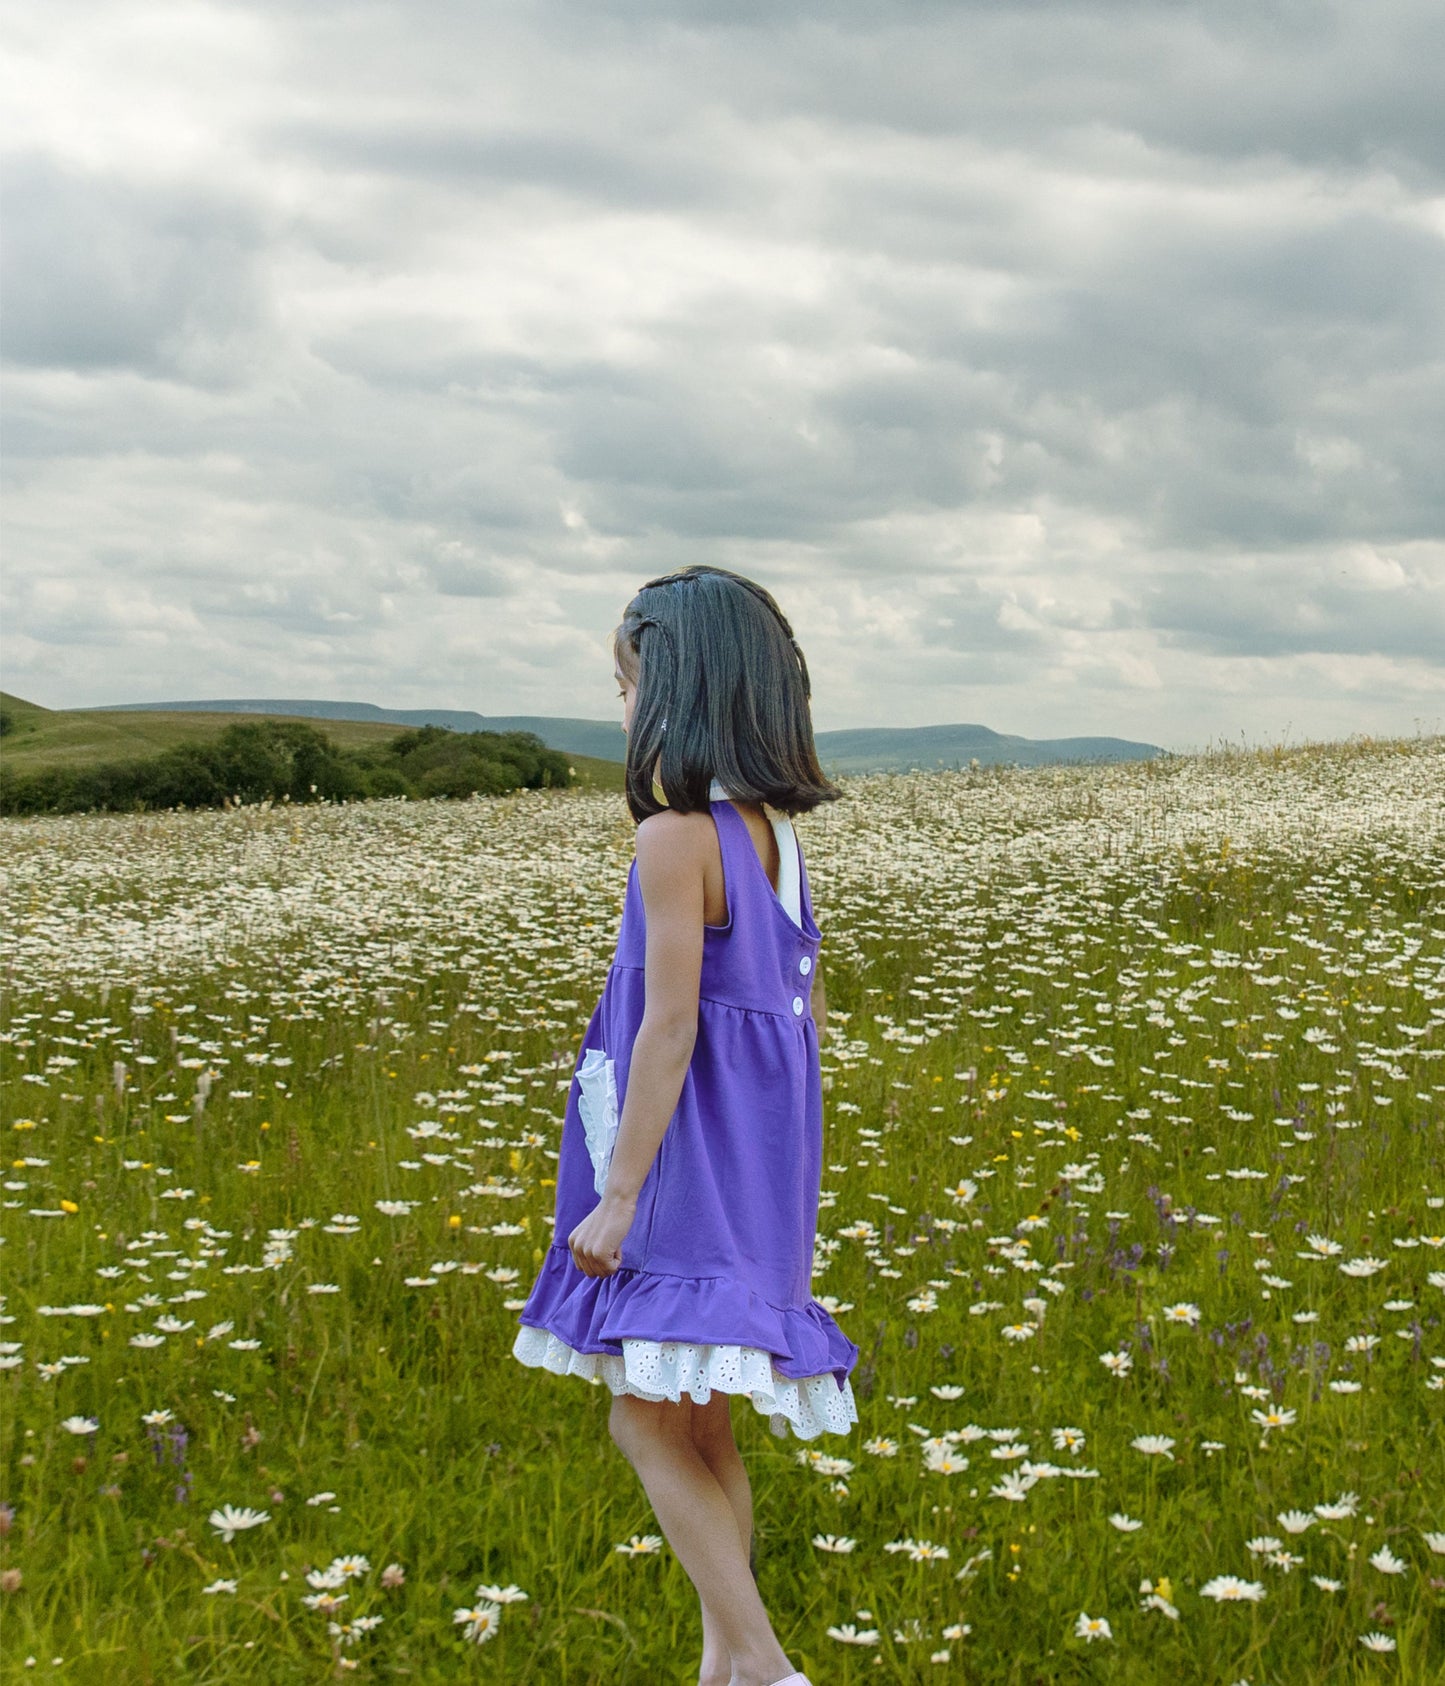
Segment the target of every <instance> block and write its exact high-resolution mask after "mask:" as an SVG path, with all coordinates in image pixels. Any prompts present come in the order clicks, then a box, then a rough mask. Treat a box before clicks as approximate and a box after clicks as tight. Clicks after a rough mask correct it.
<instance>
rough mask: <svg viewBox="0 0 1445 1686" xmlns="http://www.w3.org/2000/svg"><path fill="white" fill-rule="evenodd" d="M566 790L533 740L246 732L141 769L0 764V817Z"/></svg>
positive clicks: (288, 728)
mask: <svg viewBox="0 0 1445 1686" xmlns="http://www.w3.org/2000/svg"><path fill="white" fill-rule="evenodd" d="M569 782H570V777H569V774H568V768H567V757H566V756H565V755H564V754H562V753H561V752H560V751H558V750H554V749H548V748H547V746H546V745H545V744H544V743H543V742H542V740H541V739H540V738H539V737H537V736H535V735H534V734H533V733H531V732H449V731H447V730H446V729H445V728H444V727H441V726H423V727H421V728H420V729H419V730H416V731H407V732H401V733H399V734H398V735H397V736H396V737H394V738H389V739H387V740H386V741H385V742H383V743H380V744H376V745H372V746H368V747H367V748H365V749H358V750H345V749H340V748H338V747H337V746H336V745H335V744H334V743H332V741H331V740H330V739H329V738H328V737H327V736H326V735H325V734H324V733H322V732H320V731H318V730H317V729H316V728H315V727H314V726H307V725H305V724H303V723H302V722H300V721H292V720H243V721H237V722H236V723H235V724H234V725H232V726H227V727H226V729H225V730H224V731H223V732H221V733H220V735H219V736H218V737H216V738H213V739H211V740H209V741H208V742H200V741H197V742H190V743H181V744H176V745H175V746H174V747H173V748H171V749H167V750H163V751H162V752H161V753H160V754H159V755H154V756H150V757H148V758H147V759H145V760H143V761H113V762H103V763H101V764H99V765H97V766H90V767H65V766H54V767H45V768H41V769H39V770H37V771H19V770H16V769H14V768H11V767H9V766H7V765H6V764H5V763H4V762H0V813H5V814H72V813H85V812H90V811H93V810H102V811H106V810H108V811H111V812H132V813H133V812H141V811H145V810H153V809H157V808H219V807H222V806H223V805H225V804H226V803H227V802H228V801H229V802H236V801H240V802H261V801H264V800H265V799H266V798H267V797H270V798H271V799H272V800H273V801H276V802H280V801H282V800H290V801H292V802H323V801H324V802H344V801H352V800H360V799H364V798H366V797H369V796H408V797H412V798H415V799H418V800H420V799H423V798H426V797H432V796H451V797H467V796H471V795H473V794H474V793H479V794H481V795H483V796H500V795H502V794H504V793H505V792H506V791H509V790H519V789H527V790H539V789H544V788H547V787H549V786H555V785H566V784H568V783H569Z"/></svg>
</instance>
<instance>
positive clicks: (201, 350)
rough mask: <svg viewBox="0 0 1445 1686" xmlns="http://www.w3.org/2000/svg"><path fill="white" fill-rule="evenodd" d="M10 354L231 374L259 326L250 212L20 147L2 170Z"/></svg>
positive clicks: (82, 364)
mask: <svg viewBox="0 0 1445 1686" xmlns="http://www.w3.org/2000/svg"><path fill="white" fill-rule="evenodd" d="M5 178H6V180H5V200H6V224H7V234H6V238H5V241H4V245H3V256H0V264H3V287H4V294H5V335H4V351H5V356H6V359H7V360H8V361H10V362H12V363H20V364H29V365H32V366H37V367H48V368H69V369H80V370H101V369H125V368H130V369H136V370H140V371H143V372H145V373H147V374H153V375H155V374H166V375H174V376H179V377H181V378H185V379H194V380H198V381H200V382H202V383H207V382H214V381H217V380H220V381H225V380H226V379H228V378H232V377H233V376H235V375H237V374H238V373H239V371H237V370H235V369H234V367H233V361H232V360H233V357H234V354H235V349H236V346H237V342H239V341H242V340H244V339H246V338H247V337H249V336H251V335H252V334H254V333H255V332H256V331H257V330H258V329H260V328H261V327H262V326H263V324H264V323H265V320H266V316H267V308H266V300H265V295H264V292H263V289H262V287H261V284H260V280H259V277H258V275H257V272H256V256H257V251H258V248H259V246H260V245H261V242H262V238H263V231H262V228H261V226H260V222H259V219H258V218H257V217H256V216H255V214H254V213H253V212H252V211H250V210H249V209H248V208H247V207H246V206H245V205H244V204H242V203H239V202H237V201H236V200H234V199H232V198H230V197H228V196H227V194H226V193H225V192H224V191H222V192H220V193H217V192H215V191H214V190H207V189H203V188H202V187H200V186H199V185H198V186H196V187H192V188H187V189H184V190H170V191H167V190H163V189H160V188H156V187H142V186H139V185H137V184H136V183H134V182H131V181H128V180H126V179H125V177H124V176H123V175H121V174H119V173H112V174H109V175H98V174H93V173H81V172H77V171H74V170H69V169H66V168H64V167H62V166H60V165H58V164H57V163H56V162H55V161H53V160H51V159H47V158H45V157H43V156H37V155H34V154H31V155H22V156H20V157H18V158H14V159H12V160H11V161H10V162H9V164H8V166H7V168H6V170H5Z"/></svg>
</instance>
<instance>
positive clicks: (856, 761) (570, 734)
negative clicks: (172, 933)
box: [61, 698, 1168, 773]
mask: <svg viewBox="0 0 1445 1686" xmlns="http://www.w3.org/2000/svg"><path fill="white" fill-rule="evenodd" d="M71 712H76V713H80V712H83V713H85V714H86V715H88V716H95V715H101V716H108V715H115V714H145V713H162V712H163V713H166V714H169V715H171V716H185V717H187V718H188V719H191V720H194V719H195V718H197V717H198V716H200V715H203V714H274V715H286V716H290V717H295V718H302V719H311V720H325V721H331V722H337V723H341V722H348V723H352V724H355V725H363V724H364V725H370V726H373V727H376V726H381V725H384V724H386V723H388V722H390V723H393V724H396V725H402V726H427V725H436V726H446V727H449V728H450V729H451V730H452V731H456V732H535V733H536V734H537V736H538V737H539V738H541V740H542V741H543V743H545V744H546V745H547V746H548V747H549V748H551V749H560V750H563V751H565V752H566V753H567V754H569V755H573V756H578V755H580V756H588V757H592V758H595V759H596V760H599V761H610V762H614V763H619V764H620V763H621V762H622V760H623V759H624V756H625V753H626V741H625V739H624V738H623V736H622V733H621V731H620V730H619V728H618V723H617V722H616V721H612V720H577V719H572V718H567V717H562V716H552V715H532V714H519V715H512V714H507V715H483V714H477V713H474V712H473V711H472V710H470V709H446V708H397V709H383V708H378V707H377V705H376V704H375V703H360V702H331V701H324V700H317V699H310V698H308V699H298V698H279V699H278V698H227V699H218V700H213V701H205V702H195V701H191V702H165V703H112V704H109V705H108V706H106V707H105V708H99V709H86V710H83V711H71V710H64V711H61V713H62V714H69V713H71ZM817 743H818V755H819V758H820V760H821V761H822V763H823V766H824V768H825V769H826V770H827V771H828V772H830V773H877V772H909V771H911V770H913V769H915V768H920V769H931V768H936V767H966V766H967V765H968V763H969V762H970V761H974V760H976V761H978V762H980V763H982V764H984V765H1000V764H1002V765H1013V766H1020V767H1038V766H1046V765H1051V764H1054V765H1056V764H1058V763H1060V762H1070V761H1142V760H1149V759H1152V758H1153V757H1155V756H1160V755H1165V754H1167V753H1168V751H1166V750H1163V749H1161V748H1160V747H1159V746H1158V745H1157V744H1148V743H1134V742H1131V741H1130V740H1129V739H1127V738H1108V737H1078V738H1022V737H1016V736H1013V735H1011V734H1007V733H1002V732H994V731H991V730H990V729H989V728H988V727H987V726H977V725H946V726H892V727H889V726H864V727H857V728H853V729H850V730H845V731H836V732H819V733H818V736H817Z"/></svg>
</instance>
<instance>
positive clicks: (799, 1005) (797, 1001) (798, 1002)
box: [793, 995, 803, 1018]
mask: <svg viewBox="0 0 1445 1686" xmlns="http://www.w3.org/2000/svg"><path fill="white" fill-rule="evenodd" d="M793 1012H794V1013H795V1014H796V1015H797V1016H798V1017H800V1018H801V1017H802V1012H803V998H802V996H801V995H795V996H794V997H793Z"/></svg>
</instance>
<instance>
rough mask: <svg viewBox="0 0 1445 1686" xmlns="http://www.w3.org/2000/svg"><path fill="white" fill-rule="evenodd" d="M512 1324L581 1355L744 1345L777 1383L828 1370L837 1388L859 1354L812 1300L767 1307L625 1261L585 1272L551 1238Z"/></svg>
mask: <svg viewBox="0 0 1445 1686" xmlns="http://www.w3.org/2000/svg"><path fill="white" fill-rule="evenodd" d="M519 1321H520V1322H521V1323H522V1324H524V1325H528V1324H530V1325H537V1326H540V1327H542V1328H543V1329H545V1330H547V1331H549V1332H550V1333H552V1334H553V1335H555V1336H556V1337H557V1339H558V1340H559V1341H561V1342H563V1343H564V1344H565V1345H566V1346H568V1347H570V1348H571V1349H572V1351H574V1352H576V1353H579V1354H582V1355H583V1356H586V1357H592V1356H594V1355H606V1356H611V1357H615V1358H620V1357H622V1355H623V1352H624V1346H623V1343H624V1341H627V1340H632V1339H636V1340H643V1341H650V1342H653V1343H654V1344H656V1343H658V1342H659V1341H660V1342H662V1343H665V1344H668V1345H672V1344H679V1345H691V1346H698V1347H710V1346H736V1347H739V1348H752V1349H754V1350H756V1351H758V1352H762V1353H765V1354H767V1355H768V1356H769V1359H770V1363H771V1366H772V1369H773V1370H774V1371H775V1372H776V1373H777V1375H778V1377H779V1378H780V1379H781V1380H783V1381H792V1382H800V1381H806V1380H809V1379H811V1378H813V1377H815V1376H821V1375H823V1374H824V1373H826V1372H831V1373H832V1375H833V1378H834V1380H835V1381H836V1382H837V1384H838V1387H839V1389H840V1390H841V1389H842V1388H843V1386H844V1385H845V1384H846V1383H847V1381H848V1377H849V1374H850V1372H851V1371H852V1369H853V1367H854V1365H855V1364H856V1363H857V1361H858V1348H857V1347H856V1346H855V1345H854V1344H853V1342H852V1341H850V1340H849V1339H848V1337H847V1336H846V1335H845V1334H844V1333H843V1331H842V1330H841V1329H840V1328H839V1327H838V1325H837V1324H836V1323H835V1322H834V1321H833V1319H832V1318H831V1317H830V1316H829V1314H828V1313H827V1312H826V1311H824V1309H823V1308H822V1306H820V1305H819V1304H818V1302H817V1301H816V1300H810V1301H809V1302H808V1304H807V1305H805V1306H781V1307H780V1306H774V1305H770V1304H769V1303H768V1302H767V1301H766V1300H764V1299H763V1298H761V1296H759V1295H758V1294H755V1293H753V1292H752V1290H751V1289H749V1288H748V1287H747V1286H746V1285H745V1284H743V1283H741V1282H739V1281H737V1280H736V1279H735V1278H733V1277H728V1276H669V1275H666V1274H663V1273H662V1272H654V1271H647V1270H638V1269H636V1268H635V1267H634V1266H630V1265H624V1266H623V1267H622V1268H621V1269H620V1270H615V1271H613V1272H611V1274H609V1275H607V1276H584V1275H583V1274H582V1272H581V1271H580V1270H578V1269H577V1267H576V1265H575V1264H574V1263H573V1262H572V1255H571V1253H570V1252H569V1251H568V1249H567V1248H566V1247H565V1246H564V1245H562V1244H560V1243H558V1242H554V1243H553V1244H552V1245H551V1246H550V1247H549V1248H548V1249H547V1252H546V1255H545V1256H544V1258H543V1260H542V1266H541V1269H540V1270H539V1271H538V1273H537V1279H536V1281H535V1282H534V1283H533V1285H532V1291H531V1293H530V1294H529V1295H528V1296H527V1300H526V1303H525V1304H524V1305H523V1307H522V1310H521V1313H520V1316H519Z"/></svg>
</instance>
